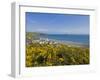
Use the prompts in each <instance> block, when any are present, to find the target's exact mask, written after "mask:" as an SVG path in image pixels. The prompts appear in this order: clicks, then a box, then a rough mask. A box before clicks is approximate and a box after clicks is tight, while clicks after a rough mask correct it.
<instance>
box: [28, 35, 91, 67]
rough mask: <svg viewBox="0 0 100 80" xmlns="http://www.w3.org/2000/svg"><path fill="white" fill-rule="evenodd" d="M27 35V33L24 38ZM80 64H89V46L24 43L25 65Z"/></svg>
mask: <svg viewBox="0 0 100 80" xmlns="http://www.w3.org/2000/svg"><path fill="white" fill-rule="evenodd" d="M31 36H32V35H31ZM29 37H30V36H29V34H28V37H26V39H29ZM30 39H31V38H30ZM80 64H89V48H85V47H77V46H76V47H75V46H69V45H65V44H61V43H57V44H49V43H44V44H40V43H38V42H32V43H31V44H27V45H26V67H34V66H35V67H36V66H37V67H39V66H57V65H80Z"/></svg>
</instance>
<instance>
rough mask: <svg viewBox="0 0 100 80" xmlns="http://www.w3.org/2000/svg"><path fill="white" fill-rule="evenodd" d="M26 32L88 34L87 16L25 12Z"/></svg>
mask: <svg viewBox="0 0 100 80" xmlns="http://www.w3.org/2000/svg"><path fill="white" fill-rule="evenodd" d="M26 31H27V32H41V33H48V34H89V15H75V14H51V13H33V12H26Z"/></svg>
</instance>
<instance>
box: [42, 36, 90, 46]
mask: <svg viewBox="0 0 100 80" xmlns="http://www.w3.org/2000/svg"><path fill="white" fill-rule="evenodd" d="M40 37H41V38H48V39H50V40H58V41H64V42H66V41H68V42H74V43H80V44H87V45H89V35H87V34H85V35H83V34H46V35H41V36H40Z"/></svg>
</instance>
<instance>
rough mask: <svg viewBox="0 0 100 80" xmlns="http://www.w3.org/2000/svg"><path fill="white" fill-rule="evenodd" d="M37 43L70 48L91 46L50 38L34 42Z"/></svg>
mask: <svg viewBox="0 0 100 80" xmlns="http://www.w3.org/2000/svg"><path fill="white" fill-rule="evenodd" d="M33 41H35V42H39V43H40V44H42V43H43V44H44V43H50V44H64V45H68V46H75V47H87V48H89V44H84V43H78V42H72V41H60V40H54V39H48V38H40V39H39V40H33Z"/></svg>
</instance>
